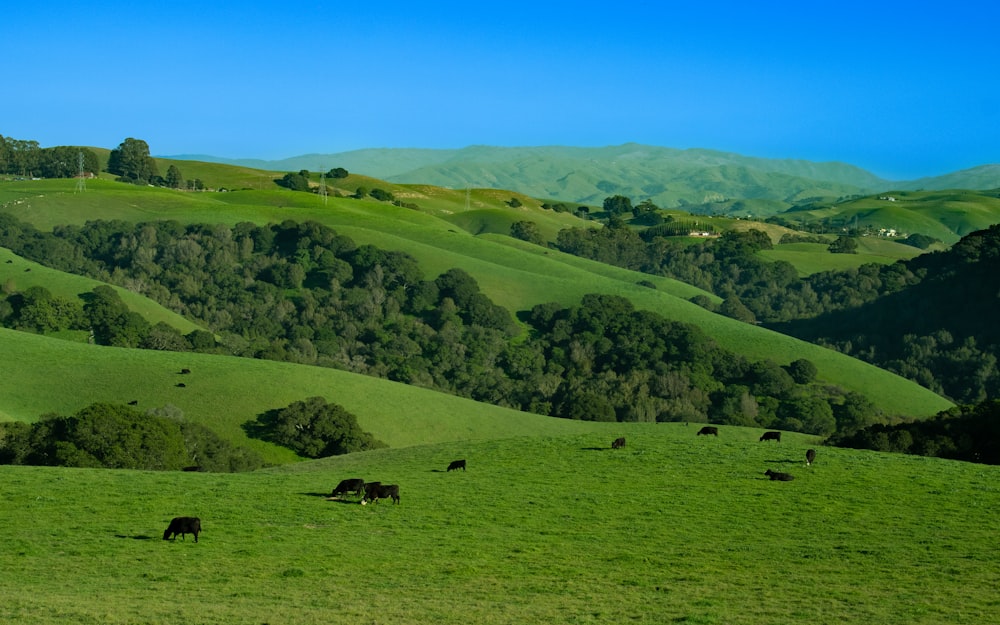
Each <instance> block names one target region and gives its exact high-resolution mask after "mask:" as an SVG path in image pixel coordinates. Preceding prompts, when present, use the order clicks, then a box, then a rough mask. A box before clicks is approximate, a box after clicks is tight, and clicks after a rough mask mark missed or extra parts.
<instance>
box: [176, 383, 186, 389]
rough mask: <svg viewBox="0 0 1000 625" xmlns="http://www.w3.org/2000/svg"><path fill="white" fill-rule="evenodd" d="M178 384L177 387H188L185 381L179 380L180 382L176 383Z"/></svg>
mask: <svg viewBox="0 0 1000 625" xmlns="http://www.w3.org/2000/svg"><path fill="white" fill-rule="evenodd" d="M176 386H177V388H185V387H187V384H185V383H183V382H178V383H177V384H176Z"/></svg>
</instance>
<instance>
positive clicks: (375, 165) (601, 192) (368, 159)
mask: <svg viewBox="0 0 1000 625" xmlns="http://www.w3.org/2000/svg"><path fill="white" fill-rule="evenodd" d="M165 158H174V159H177V160H202V161H207V162H217V163H226V164H237V165H243V166H248V167H256V168H260V169H267V170H272V171H298V170H302V169H307V170H309V171H327V170H329V169H331V168H333V167H343V168H345V169H347V170H349V171H352V172H357V173H363V174H365V175H369V176H372V177H375V178H381V179H384V180H388V181H391V182H396V183H401V184H412V183H420V184H432V185H436V186H442V187H449V188H468V187H473V188H502V189H510V190H514V191H518V192H520V193H524V194H527V195H531V196H533V197H538V198H543V199H552V200H558V201H564V202H575V203H582V204H600V203H601V202H602V201H603V199H604V198H605V197H607V196H609V195H626V196H629V197H630V198H631V199H632V200H633V202H635V203H638V202H640V201H642V200H646V199H648V200H651V201H653V202H654V203H656V204H657V205H659V206H661V207H663V208H678V207H685V206H694V205H698V204H704V203H706V202H711V201H719V200H722V199H736V198H739V199H766V200H773V201H776V202H778V203H779V206H780V205H784V206H785V207H786V208H787V207H789V206H791V205H793V204H795V203H798V202H802V201H805V200H811V199H816V198H840V197H849V196H854V195H866V194H871V193H877V192H881V191H887V190H892V189H918V188H919V189H945V188H974V189H992V188H997V187H1000V165H982V166H979V167H975V168H972V169H968V170H962V171H960V172H951V173H949V174H944V175H941V176H934V177H927V178H920V179H917V180H912V181H892V180H887V179H884V178H881V177H879V176H877V175H875V174H873V173H871V172H869V171H867V170H865V169H862V168H860V167H857V166H855V165H852V164H849V163H843V162H838V161H827V162H816V161H808V160H804V159H793V158H783V159H780V158H762V157H753V156H744V155H741V154H737V153H733V152H724V151H719V150H711V149H705V148H686V149H679V148H668V147H660V146H650V145H644V144H639V143H624V144H621V145H615V146H604V147H575V146H537V147H496V146H487V145H471V146H467V147H464V148H456V149H435V148H365V149H360V150H352V151H347V152H340V153H332V154H319V153H316V154H305V155H301V156H295V157H290V158H287V159H281V160H270V161H269V160H261V159H226V158H220V157H214V156H209V155H177V156H170V157H165Z"/></svg>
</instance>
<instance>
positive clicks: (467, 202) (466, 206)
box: [465, 187, 472, 211]
mask: <svg viewBox="0 0 1000 625" xmlns="http://www.w3.org/2000/svg"><path fill="white" fill-rule="evenodd" d="M471 193H472V189H470V188H469V187H465V210H466V211H468V210H469V206H470V204H471V202H470V201H469V199H470V198H469V196H470V194H471Z"/></svg>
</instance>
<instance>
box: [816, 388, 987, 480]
mask: <svg viewBox="0 0 1000 625" xmlns="http://www.w3.org/2000/svg"><path fill="white" fill-rule="evenodd" d="M829 442H830V443H831V444H834V445H838V446H840V447H852V448H854V449H874V450H877V451H894V452H901V453H910V454H918V455H921V456H937V457H941V458H952V459H954V460H966V461H969V462H982V463H985V464H1000V401H998V400H990V401H985V402H982V403H980V404H977V405H975V406H965V407H959V408H955V409H953V410H950V411H947V412H942V413H939V414H938V415H937V416H936V417H934V418H932V419H927V420H925V421H915V422H912V423H900V424H897V425H882V424H879V425H872V426H870V427H867V428H864V429H862V430H859V431H857V432H855V433H853V434H851V435H847V436H837V437H833V438H832V439H831V440H830V441H829Z"/></svg>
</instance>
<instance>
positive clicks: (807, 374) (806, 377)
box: [785, 358, 818, 384]
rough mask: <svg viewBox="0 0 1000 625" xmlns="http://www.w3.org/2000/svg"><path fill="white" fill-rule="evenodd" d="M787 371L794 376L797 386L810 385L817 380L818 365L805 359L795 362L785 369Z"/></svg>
mask: <svg viewBox="0 0 1000 625" xmlns="http://www.w3.org/2000/svg"><path fill="white" fill-rule="evenodd" d="M785 370H786V371H788V375H790V376H792V380H794V381H795V383H796V384H809V383H810V382H812V381H813V380H815V379H816V374H817V373H818V371H817V369H816V365H814V364H813V363H812V361H810V360H807V359H805V358H799V359H798V360H793V361H792V362H791V363H789V365H788V366H787V367H785Z"/></svg>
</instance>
